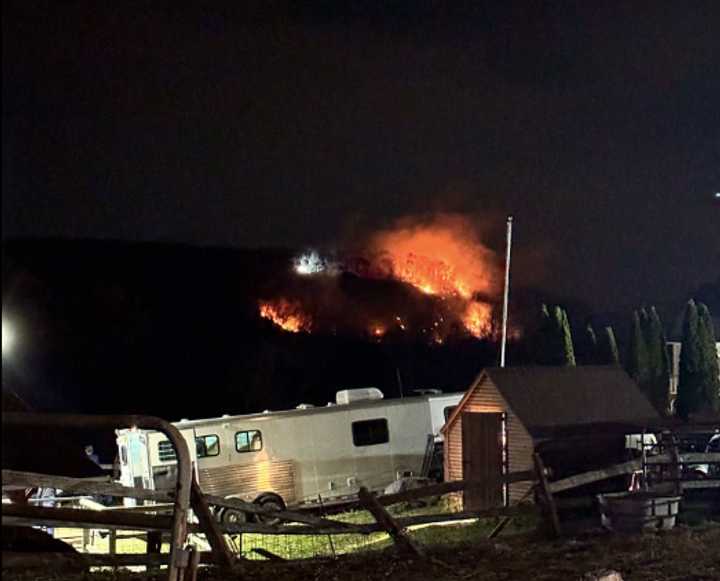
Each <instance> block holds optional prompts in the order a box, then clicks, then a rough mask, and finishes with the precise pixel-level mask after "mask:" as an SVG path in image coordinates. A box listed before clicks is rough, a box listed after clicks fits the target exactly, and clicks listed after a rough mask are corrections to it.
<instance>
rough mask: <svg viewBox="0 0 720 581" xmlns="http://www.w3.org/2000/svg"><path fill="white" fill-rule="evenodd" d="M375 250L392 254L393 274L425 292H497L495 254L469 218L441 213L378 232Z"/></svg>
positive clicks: (466, 295)
mask: <svg viewBox="0 0 720 581" xmlns="http://www.w3.org/2000/svg"><path fill="white" fill-rule="evenodd" d="M372 246H373V250H374V251H376V252H379V253H381V254H382V255H384V256H386V257H387V258H389V259H390V262H391V263H392V267H393V276H395V277H396V278H398V279H400V280H402V281H404V282H406V283H408V284H411V285H413V286H414V287H416V288H417V289H419V290H420V291H422V292H424V293H426V294H433V295H440V296H444V297H449V296H459V297H462V298H464V299H470V298H472V296H473V295H474V294H475V293H482V294H484V295H488V294H493V293H495V292H496V290H497V281H498V280H499V276H498V271H497V266H496V264H495V257H494V254H493V252H492V251H491V250H489V249H488V248H487V247H485V246H484V245H483V244H482V242H481V241H480V240H479V238H478V236H477V234H476V232H475V229H474V228H473V225H472V223H471V222H470V220H469V219H467V218H465V217H464V216H460V215H456V214H441V215H438V216H435V217H433V218H432V219H429V220H425V221H423V222H419V223H413V224H407V225H406V224H405V223H402V222H401V223H400V224H399V226H398V227H397V228H395V229H392V230H386V231H382V232H379V233H378V234H377V235H375V236H374V238H373V240H372Z"/></svg>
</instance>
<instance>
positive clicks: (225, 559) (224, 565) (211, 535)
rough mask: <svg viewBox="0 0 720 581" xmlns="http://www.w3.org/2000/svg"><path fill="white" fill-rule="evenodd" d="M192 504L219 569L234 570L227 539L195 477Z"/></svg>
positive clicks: (193, 479)
mask: <svg viewBox="0 0 720 581" xmlns="http://www.w3.org/2000/svg"><path fill="white" fill-rule="evenodd" d="M190 502H191V505H192V508H193V511H194V512H195V516H196V517H197V519H198V522H199V523H200V528H201V529H202V531H203V533H205V538H207V541H208V543H209V544H210V547H211V548H212V551H213V554H214V555H215V562H216V563H217V565H218V567H220V568H221V569H225V570H230V569H232V568H233V565H234V561H233V558H232V555H231V554H230V551H229V550H228V546H227V543H226V542H225V537H223V535H222V533H221V532H220V529H219V527H218V523H217V521H216V520H215V517H213V515H212V513H211V512H210V508H209V507H208V503H207V501H206V500H205V497H204V496H203V493H202V490H201V489H200V485H199V484H198V483H197V480H195V476H194V475H193V477H192V495H191V497H190Z"/></svg>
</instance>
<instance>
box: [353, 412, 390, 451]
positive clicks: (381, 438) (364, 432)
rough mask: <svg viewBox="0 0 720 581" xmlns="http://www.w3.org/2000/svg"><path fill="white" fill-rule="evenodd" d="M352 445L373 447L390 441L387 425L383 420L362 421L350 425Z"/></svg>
mask: <svg viewBox="0 0 720 581" xmlns="http://www.w3.org/2000/svg"><path fill="white" fill-rule="evenodd" d="M352 436H353V444H355V446H374V445H376V444H386V443H387V442H389V441H390V434H389V432H388V423H387V420H386V419H385V418H381V419H377V420H363V421H361V422H353V423H352Z"/></svg>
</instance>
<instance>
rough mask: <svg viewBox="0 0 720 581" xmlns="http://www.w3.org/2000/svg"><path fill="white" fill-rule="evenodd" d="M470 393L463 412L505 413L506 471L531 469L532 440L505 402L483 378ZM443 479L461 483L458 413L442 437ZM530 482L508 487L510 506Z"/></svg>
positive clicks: (460, 422)
mask: <svg viewBox="0 0 720 581" xmlns="http://www.w3.org/2000/svg"><path fill="white" fill-rule="evenodd" d="M470 389H471V390H472V394H471V395H470V397H469V398H468V399H467V400H466V401H465V403H464V405H463V408H462V410H461V411H463V412H475V413H483V412H499V413H506V414H507V434H508V442H507V449H508V469H509V470H510V472H517V471H520V470H532V469H533V461H532V455H533V440H532V437H531V436H530V434H529V433H528V431H527V430H526V429H525V427H524V426H523V425H522V423H521V422H520V420H519V419H518V417H517V416H516V415H515V414H514V413H513V412H512V410H511V409H510V408H509V406H508V405H507V402H506V401H505V399H504V398H503V397H502V395H500V392H499V391H498V389H497V388H496V387H495V385H494V384H493V382H492V380H491V379H490V378H489V377H488V376H487V375H485V376H483V377H482V379H481V380H480V383H479V384H476V385H474V386H473V387H471V388H470ZM459 411H460V410H459ZM444 452H445V454H444V457H445V480H446V481H450V480H462V478H463V465H462V457H463V452H462V413H458V414H457V416H456V419H455V421H454V422H453V423H452V424H451V425H450V426H449V428H448V430H447V433H446V434H445V450H444ZM531 486H532V485H531V483H530V482H516V483H513V484H511V485H510V491H509V492H510V495H509V496H510V503H511V504H513V503H515V502H517V501H518V500H520V499H521V498H522V496H523V495H524V494H525V493H526V492H527V491H528V489H529V488H530V487H531Z"/></svg>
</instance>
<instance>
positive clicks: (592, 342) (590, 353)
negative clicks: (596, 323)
mask: <svg viewBox="0 0 720 581" xmlns="http://www.w3.org/2000/svg"><path fill="white" fill-rule="evenodd" d="M583 339H584V340H583V341H582V344H581V350H580V353H579V354H578V355H579V356H580V357H579V358H580V361H581V362H582V363H583V364H584V365H596V364H598V363H600V353H599V345H598V340H597V335H595V329H593V326H592V324H591V323H588V324H587V326H586V327H585V334H584V336H583Z"/></svg>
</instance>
